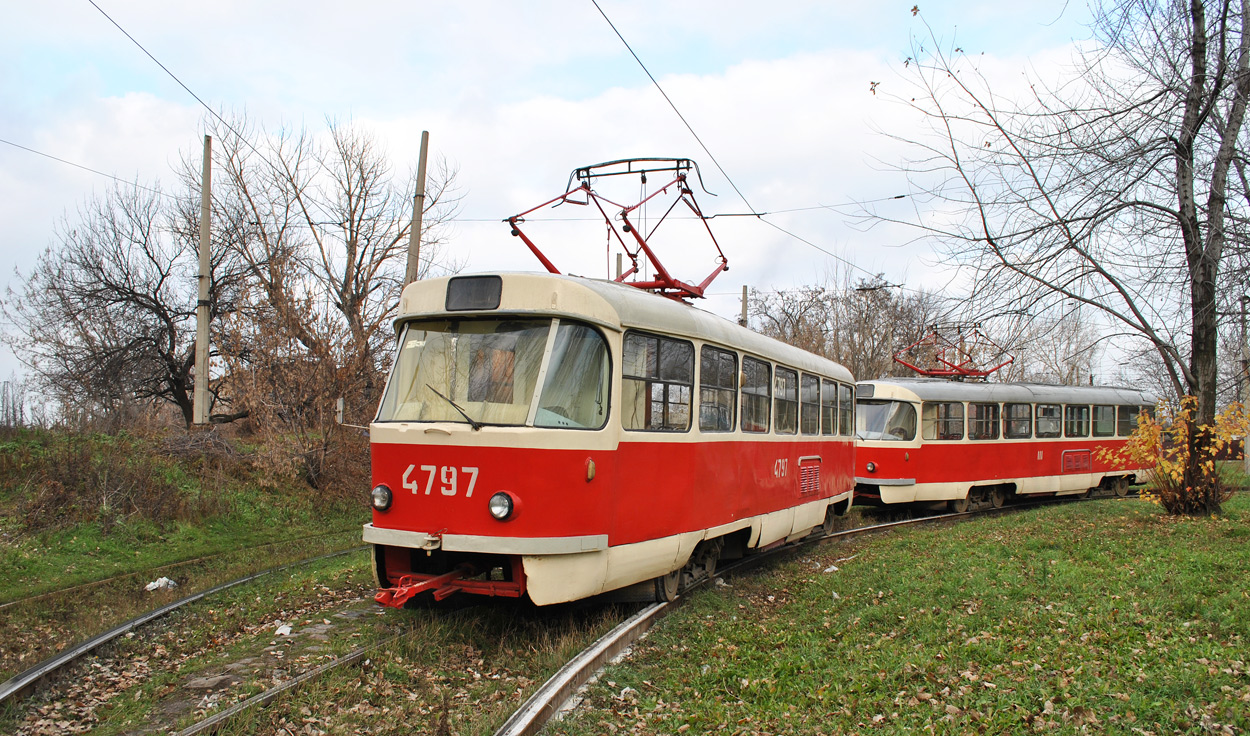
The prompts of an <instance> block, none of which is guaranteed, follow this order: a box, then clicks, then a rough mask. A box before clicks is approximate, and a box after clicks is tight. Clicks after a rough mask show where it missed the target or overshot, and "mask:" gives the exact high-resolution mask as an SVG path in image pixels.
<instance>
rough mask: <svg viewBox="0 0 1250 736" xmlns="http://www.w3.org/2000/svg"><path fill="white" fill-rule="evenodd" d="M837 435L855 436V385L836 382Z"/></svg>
mask: <svg viewBox="0 0 1250 736" xmlns="http://www.w3.org/2000/svg"><path fill="white" fill-rule="evenodd" d="M838 436H839V437H854V436H855V387H854V386H852V385H848V384H845V383H839V384H838Z"/></svg>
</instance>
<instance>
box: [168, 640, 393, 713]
mask: <svg viewBox="0 0 1250 736" xmlns="http://www.w3.org/2000/svg"><path fill="white" fill-rule="evenodd" d="M405 636H408V634H399V635H397V636H392V637H390V638H389V639H386V640H384V641H380V642H377V643H375V644H369V645H367V646H363V647H360V648H359V649H353V650H352V651H350V652H348V653H347V654H344V655H343V656H341V657H338V658H336V659H334V660H332V661H329V662H326V663H325V664H323V665H320V666H318V667H314V668H313V669H311V670H309V671H307V672H305V673H303V674H302V675H297V676H295V677H292V678H291V679H289V680H287V681H286V682H284V683H282V684H281V685H278V686H276V687H272V688H270V689H268V690H266V691H264V692H262V693H257V694H255V695H253V696H252V697H250V698H248V699H247V700H244V701H241V702H239V703H235V704H234V705H232V706H230V707H229V708H226V709H225V710H222V711H218V712H216V713H214V714H213V715H211V716H209V717H208V718H205V719H204V720H202V721H200V722H199V723H196V724H194V725H192V726H188V727H187V728H184V729H182V730H181V731H179V732H178V736H196V735H197V734H201V733H205V732H213V731H216V730H217V729H219V728H220V727H221V726H222V724H224V723H225V722H226V721H228V720H230V719H231V718H234V717H235V716H237V715H239V714H240V713H242V712H243V711H246V710H249V709H251V708H254V707H256V706H258V705H268V704H269V703H270V702H272V701H273V700H274V699H275V698H277V697H278V696H279V695H282V694H283V693H285V692H287V691H289V690H294V689H295V688H297V687H299V686H300V685H302V684H304V683H305V682H308V681H310V680H315V679H317V678H318V677H321V676H322V675H324V674H325V673H327V672H329V671H330V670H333V669H336V668H338V667H342V666H343V665H348V664H355V663H356V662H359V661H360V660H361V659H362V658H364V656H365V655H366V654H368V653H369V652H371V651H373V650H375V649H379V648H381V647H383V646H387V645H390V644H392V643H394V642H396V641H398V640H399V639H402V638H403V637H405Z"/></svg>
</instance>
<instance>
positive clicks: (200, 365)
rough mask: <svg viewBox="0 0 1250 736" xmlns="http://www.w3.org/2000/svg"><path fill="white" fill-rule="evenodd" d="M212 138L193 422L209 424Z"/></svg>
mask: <svg viewBox="0 0 1250 736" xmlns="http://www.w3.org/2000/svg"><path fill="white" fill-rule="evenodd" d="M212 168H213V138H212V136H208V135H206V136H204V178H203V181H202V183H201V184H200V277H199V280H200V295H199V300H198V301H197V302H196V305H195V395H194V397H193V402H192V405H191V417H192V422H193V423H195V424H208V408H209V407H208V291H209V288H208V287H209V282H210V279H211V278H212V273H211V271H212V266H211V263H210V261H209V257H208V247H209V242H210V235H211V232H212V229H211V225H212V210H213V190H212Z"/></svg>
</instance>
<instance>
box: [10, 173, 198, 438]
mask: <svg viewBox="0 0 1250 736" xmlns="http://www.w3.org/2000/svg"><path fill="white" fill-rule="evenodd" d="M168 215H169V205H168V202H167V201H166V200H165V199H164V198H163V197H162V196H161V195H160V194H158V193H157V192H156V191H155V190H150V189H141V188H139V187H138V186H130V187H124V186H120V185H119V186H117V187H114V188H113V189H111V190H109V191H108V192H107V193H106V194H105V195H104V197H102V198H100V199H96V200H93V201H91V202H89V203H88V204H87V205H86V206H84V208H83V209H82V210H81V211H80V212H79V217H78V220H77V221H76V222H73V223H71V222H70V221H69V220H66V221H65V222H64V223H63V224H62V225H61V226H60V228H59V230H58V233H57V236H56V238H57V240H58V241H59V243H58V245H57V246H56V247H52V248H49V249H48V250H46V251H45V252H44V253H43V255H42V256H41V257H40V258H39V260H38V261H37V263H36V265H35V267H34V270H33V271H32V272H31V273H30V274H29V275H28V276H26V278H25V279H24V284H23V288H22V290H21V291H20V293H15V292H13V291H12V290H10V292H9V293H8V295H7V298H6V299H5V302H4V310H5V313H6V315H8V316H9V318H10V319H11V320H12V322H13V324H14V326H15V331H14V332H11V333H7V334H6V339H7V340H8V341H9V342H10V344H11V345H13V347H14V349H15V352H17V354H18V355H19V356H20V357H21V358H22V359H23V360H24V361H25V362H26V364H27V365H29V366H30V367H31V368H32V370H33V375H34V378H35V380H36V381H37V383H38V385H39V386H40V387H41V388H42V389H43V390H44V391H46V392H48V393H49V394H50V395H51V396H52V397H54V398H55V400H56V401H57V402H58V403H59V404H60V405H61V407H62V409H63V410H65V411H67V412H71V413H79V414H81V415H84V416H87V417H107V416H112V417H113V418H114V420H116V418H117V417H119V416H120V415H122V414H124V411H123V410H124V409H125V408H126V407H127V406H129V405H130V404H131V403H132V402H135V401H139V402H143V401H146V400H153V399H155V400H159V401H164V402H168V403H170V404H173V405H174V406H176V407H177V408H178V409H179V411H180V412H181V413H182V415H183V416H184V417H185V418H186V421H187V422H188V423H189V422H190V420H191V391H192V383H191V367H192V363H193V362H194V345H193V340H194V334H195V324H194V318H195V306H194V305H195V298H194V292H193V291H192V290H191V289H190V288H189V286H190V284H191V283H192V282H191V278H192V274H191V273H190V272H189V270H188V269H190V268H192V267H193V266H194V263H195V251H194V248H195V246H194V241H191V242H188V241H187V240H186V239H185V238H180V237H177V236H176V234H172V233H171V232H170V231H169V229H168V228H167V227H166V224H167V223H166V219H167V217H168Z"/></svg>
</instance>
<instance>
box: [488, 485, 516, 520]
mask: <svg viewBox="0 0 1250 736" xmlns="http://www.w3.org/2000/svg"><path fill="white" fill-rule="evenodd" d="M487 507H488V508H489V509H490V515H491V516H493V517H495V518H496V519H498V520H499V521H507V520H508V519H511V518H512V514H513V513H515V511H516V502H515V501H513V499H512V496H511V495H510V494H507V493H504V492H502V491H500V492H499V493H496V494H495V495H493V496H491V497H490V503H489V504H488V505H487Z"/></svg>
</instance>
